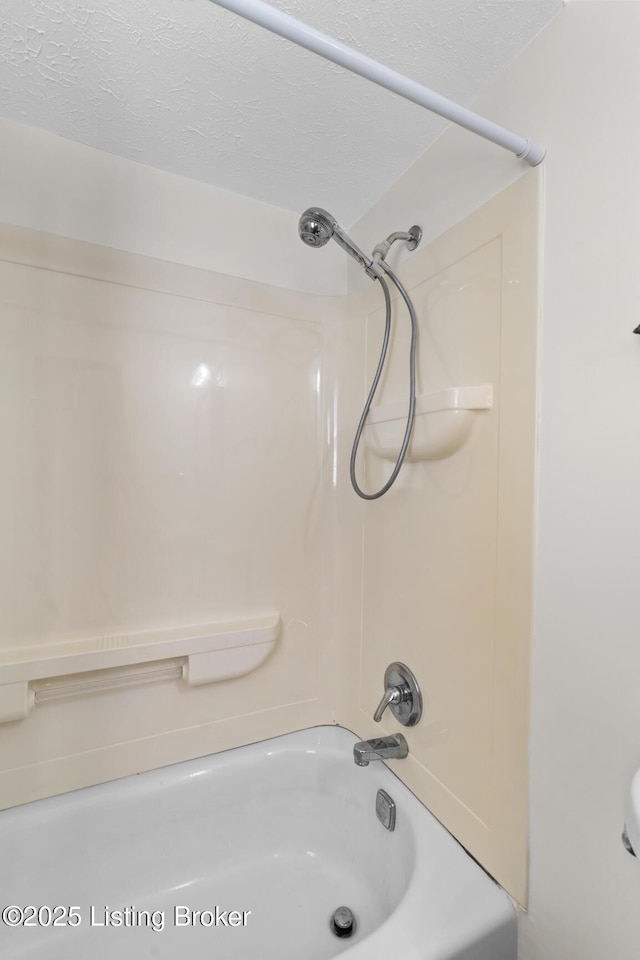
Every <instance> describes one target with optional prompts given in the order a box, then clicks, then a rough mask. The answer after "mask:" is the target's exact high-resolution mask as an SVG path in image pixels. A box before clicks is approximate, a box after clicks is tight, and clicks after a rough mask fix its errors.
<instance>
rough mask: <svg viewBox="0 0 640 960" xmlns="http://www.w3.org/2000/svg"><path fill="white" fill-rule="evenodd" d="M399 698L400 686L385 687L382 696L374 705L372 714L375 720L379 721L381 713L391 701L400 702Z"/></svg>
mask: <svg viewBox="0 0 640 960" xmlns="http://www.w3.org/2000/svg"><path fill="white" fill-rule="evenodd" d="M401 700H402V690H401V689H400V687H387V689H386V690H385V692H384V694H383V696H382V700H381V701H380V703H379V704H378V706H377V707H376V712H375V713H374V715H373V719H374V720H375V722H376V723H380V721H381V720H382V714H383V713H384V712H385V710H386V709H387V707H390V706H391V704H392V703H400V701H401Z"/></svg>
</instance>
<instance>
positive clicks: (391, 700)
mask: <svg viewBox="0 0 640 960" xmlns="http://www.w3.org/2000/svg"><path fill="white" fill-rule="evenodd" d="M387 707H389V708H390V709H391V713H392V714H393V715H394V717H395V718H396V720H397V721H398V722H399V723H401V724H403V725H404V726H405V727H413V726H415V725H416V723H417V722H418V721H419V720H420V717H421V716H422V694H421V692H420V687H419V686H418V681H417V680H416V678H415V676H414V675H413V672H412V671H411V670H410V669H409V667H408V666H407V665H406V664H404V663H399V662H395V663H390V664H389V666H388V667H387V669H386V670H385V673H384V694H383V697H382V700H381V701H380V703H379V704H378V706H377V708H376V712H375V713H374V715H373V719H374V720H375V721H376V723H379V722H380V721H381V720H382V715H383V713H384V711H385V710H386V709H387Z"/></svg>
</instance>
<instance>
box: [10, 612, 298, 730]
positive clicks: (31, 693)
mask: <svg viewBox="0 0 640 960" xmlns="http://www.w3.org/2000/svg"><path fill="white" fill-rule="evenodd" d="M279 630H280V616H279V614H277V613H272V614H268V615H266V616H262V617H254V618H251V619H247V620H236V621H232V622H225V623H207V624H198V625H197V626H187V627H178V628H172V629H168V630H154V631H149V632H146V633H131V634H119V635H114V636H106V637H98V638H96V639H91V640H69V641H64V642H61V643H50V644H42V645H41V646H31V647H23V648H17V649H13V650H3V651H0V723H6V722H8V721H10V720H23V719H24V718H25V717H27V716H28V714H29V712H30V710H31V708H32V707H33V706H34V704H36V703H38V702H40V701H44V700H59V699H62V698H63V697H71V696H75V695H78V694H80V693H88V692H92V691H96V692H97V691H103V690H108V689H114V688H118V687H125V686H132V685H134V684H140V683H147V682H150V681H152V680H162V679H176V680H180V679H182V680H184V681H185V682H186V683H187V684H188V685H189V686H199V685H201V684H205V683H215V682H217V681H219V680H230V679H232V678H233V677H241V676H243V675H244V674H245V673H250V672H251V671H252V670H255V669H256V668H257V667H259V666H260V664H261V663H263V661H264V660H266V658H267V657H268V656H269V654H270V653H271V651H272V649H273V647H274V645H275V642H276V639H277V636H278V633H279Z"/></svg>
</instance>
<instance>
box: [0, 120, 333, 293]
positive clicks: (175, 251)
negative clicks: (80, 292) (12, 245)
mask: <svg viewBox="0 0 640 960" xmlns="http://www.w3.org/2000/svg"><path fill="white" fill-rule="evenodd" d="M0 143H1V144H2V149H0V223H10V224H14V225H15V226H19V227H29V228H31V229H33V230H42V231H44V232H45V233H52V234H57V235H58V236H62V237H70V238H71V239H74V240H87V241H89V242H90V243H98V244H102V245H103V246H106V247H115V248H117V249H119V250H126V251H127V252H129V253H138V254H143V255H144V256H147V257H157V258H159V259H161V260H169V261H172V262H174V263H181V264H186V265H187V266H191V267H200V268H202V269H204V270H215V271H216V272H217V273H223V274H227V275H228V276H232V277H242V278H244V279H247V280H257V281H259V282H261V283H268V284H271V285H273V286H277V287H286V288H287V289H290V290H303V291H306V292H309V293H343V292H344V290H345V276H346V274H345V270H346V267H345V262H344V254H342V253H341V251H340V250H338V248H337V247H335V245H334V244H331V246H330V247H328V248H326V249H325V251H324V256H322V257H317V256H316V255H314V252H313V251H311V250H309V249H308V248H307V247H305V246H304V244H303V243H301V242H300V240H299V239H298V231H297V221H298V218H297V216H296V215H295V214H293V213H291V212H289V211H288V210H281V209H279V208H278V207H272V206H270V205H269V204H267V203H261V202H259V201H257V200H251V199H249V198H248V197H241V196H239V195H238V194H235V193H229V192H228V191H226V190H219V189H218V188H216V187H211V186H208V185H206V184H204V183H199V182H197V181H196V180H189V179H188V178H187V177H180V176H177V175H176V174H173V173H166V172H164V171H162V170H156V169H154V168H153V167H147V166H144V165H143V164H141V163H136V162H134V161H132V160H125V159H123V158H122V157H115V156H112V155H111V154H109V153H104V152H103V151H102V150H95V149H94V148H93V147H87V146H84V145H83V144H80V143H74V142H73V141H71V140H66V139H64V138H63V137H57V136H54V135H53V134H50V133H46V132H44V131H43V130H36V129H34V128H33V127H27V126H24V125H23V124H18V123H14V122H13V121H11V120H4V119H0ZM300 212H302V211H300Z"/></svg>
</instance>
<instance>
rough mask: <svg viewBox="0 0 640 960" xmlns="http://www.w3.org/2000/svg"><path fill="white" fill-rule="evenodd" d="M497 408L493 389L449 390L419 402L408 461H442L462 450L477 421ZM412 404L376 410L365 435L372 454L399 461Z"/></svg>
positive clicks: (397, 403)
mask: <svg viewBox="0 0 640 960" xmlns="http://www.w3.org/2000/svg"><path fill="white" fill-rule="evenodd" d="M492 407H493V385H492V384H482V385H481V386H475V387H448V388H446V389H445V390H438V391H436V392H434V393H425V394H421V395H420V396H419V397H417V398H416V418H415V423H414V426H413V433H412V435H411V442H410V444H409V448H408V450H407V455H406V460H408V461H419V460H440V459H443V458H444V457H450V456H451V454H452V453H455V452H456V450H459V449H460V447H461V446H462V445H463V443H464V442H465V441H466V440H467V438H468V437H469V434H470V433H471V429H472V427H473V423H474V420H475V417H476V416H477V414H478V413H480V412H482V411H483V410H491V408H492ZM407 410H408V403H407V401H406V400H394V401H392V402H390V403H385V404H381V405H380V406H377V407H372V409H371V410H370V412H369V417H368V419H367V424H366V427H365V431H364V438H365V443H366V445H367V447H368V449H369V450H371V451H372V452H373V453H375V454H376V456H378V457H381V458H382V459H383V460H391V461H394V462H395V460H397V458H398V454H399V452H400V447H401V445H402V439H403V437H404V432H405V426H406V422H407Z"/></svg>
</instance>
